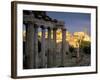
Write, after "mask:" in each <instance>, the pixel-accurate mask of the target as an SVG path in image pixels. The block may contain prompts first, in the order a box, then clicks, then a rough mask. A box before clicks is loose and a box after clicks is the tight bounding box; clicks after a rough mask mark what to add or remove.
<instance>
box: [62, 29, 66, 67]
mask: <svg viewBox="0 0 100 80" xmlns="http://www.w3.org/2000/svg"><path fill="white" fill-rule="evenodd" d="M65 46H66V29H62V53H61V66H62V67H64V65H65V54H66V47H65Z"/></svg>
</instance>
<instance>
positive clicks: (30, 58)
mask: <svg viewBox="0 0 100 80" xmlns="http://www.w3.org/2000/svg"><path fill="white" fill-rule="evenodd" d="M33 31H34V26H33V24H32V23H28V24H27V25H26V42H25V44H26V46H25V52H26V58H25V61H26V68H28V69H32V68H34V64H35V63H34V57H35V53H34V32H33Z"/></svg>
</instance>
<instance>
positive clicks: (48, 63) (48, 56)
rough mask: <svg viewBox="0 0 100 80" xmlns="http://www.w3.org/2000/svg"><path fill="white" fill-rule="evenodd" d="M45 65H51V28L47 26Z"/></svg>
mask: <svg viewBox="0 0 100 80" xmlns="http://www.w3.org/2000/svg"><path fill="white" fill-rule="evenodd" d="M47 67H48V68H50V67H52V53H51V29H50V28H48V52H47Z"/></svg>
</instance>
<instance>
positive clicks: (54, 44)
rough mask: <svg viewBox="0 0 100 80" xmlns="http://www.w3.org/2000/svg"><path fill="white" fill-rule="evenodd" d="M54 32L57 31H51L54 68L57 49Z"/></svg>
mask: <svg viewBox="0 0 100 80" xmlns="http://www.w3.org/2000/svg"><path fill="white" fill-rule="evenodd" d="M56 31H57V28H54V29H53V66H54V67H56V65H57V64H56V47H57V44H56V36H57V35H56Z"/></svg>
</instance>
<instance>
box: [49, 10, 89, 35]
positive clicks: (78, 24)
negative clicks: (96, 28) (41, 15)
mask: <svg viewBox="0 0 100 80" xmlns="http://www.w3.org/2000/svg"><path fill="white" fill-rule="evenodd" d="M47 15H48V16H50V17H51V18H54V19H58V20H62V21H64V22H65V27H66V28H67V29H68V31H69V32H71V33H73V32H78V31H85V32H87V34H89V35H90V29H91V25H90V23H91V15H90V14H88V13H70V12H47Z"/></svg>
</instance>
